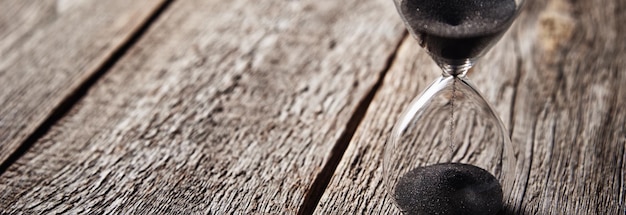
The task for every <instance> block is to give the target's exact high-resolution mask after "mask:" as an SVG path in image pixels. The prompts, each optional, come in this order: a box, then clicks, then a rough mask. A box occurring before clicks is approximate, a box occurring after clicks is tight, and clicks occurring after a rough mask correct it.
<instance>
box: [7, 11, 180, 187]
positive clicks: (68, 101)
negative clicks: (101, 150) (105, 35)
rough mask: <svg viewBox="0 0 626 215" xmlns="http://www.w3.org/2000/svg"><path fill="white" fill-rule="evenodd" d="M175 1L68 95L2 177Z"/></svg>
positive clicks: (11, 160)
mask: <svg viewBox="0 0 626 215" xmlns="http://www.w3.org/2000/svg"><path fill="white" fill-rule="evenodd" d="M172 2H174V0H165V1H163V2H162V3H161V4H160V5H159V6H158V7H157V8H156V9H155V10H154V11H152V12H151V14H150V16H149V17H148V18H147V19H146V20H145V21H144V22H143V23H141V25H140V26H139V28H137V29H135V30H134V32H132V33H131V34H130V35H129V36H128V38H127V39H126V41H125V42H123V43H122V44H121V45H120V46H119V47H118V48H117V49H116V50H115V51H113V52H112V53H111V54H110V56H108V57H107V59H106V60H105V61H104V62H103V63H102V64H101V65H100V66H98V67H97V69H96V71H95V72H94V73H92V74H91V75H90V76H89V77H87V78H86V79H84V82H83V83H81V84H80V85H79V86H78V88H77V89H76V90H75V91H74V92H72V93H70V94H68V95H67V96H66V97H65V98H63V100H61V103H59V105H58V106H57V107H55V108H54V109H53V110H52V112H51V113H50V115H48V117H47V118H46V119H45V120H44V121H43V122H42V123H41V124H40V125H39V126H38V127H37V128H36V129H35V131H33V133H31V134H30V135H28V137H27V138H26V139H25V140H24V141H23V142H22V144H20V146H19V147H18V148H17V149H16V150H15V151H13V152H12V153H11V154H10V155H9V157H8V158H7V160H6V161H4V162H3V163H1V164H0V175H2V174H4V173H5V172H6V171H7V170H8V169H9V167H10V166H11V165H12V164H13V163H15V162H16V161H17V160H18V159H19V158H20V157H22V155H24V154H25V153H26V152H27V151H28V150H29V149H30V148H31V146H33V144H35V143H36V142H37V141H38V140H39V139H40V138H41V137H43V136H44V135H45V134H46V133H48V131H49V130H50V128H52V126H53V125H55V124H56V123H57V122H58V121H59V120H60V119H62V118H63V117H64V116H66V115H67V114H68V113H69V111H70V110H71V109H72V107H73V106H74V105H76V104H77V103H78V101H80V100H81V99H82V98H83V97H85V95H86V94H87V92H88V91H89V89H90V88H91V87H92V86H93V85H94V84H95V83H96V82H97V81H98V80H99V79H100V78H101V77H102V76H104V74H106V73H107V72H108V71H109V70H110V69H111V68H112V67H113V66H114V65H115V64H116V63H117V62H118V61H119V60H120V59H121V58H122V57H124V56H125V55H126V53H127V52H128V50H129V49H130V48H131V47H133V46H134V45H135V44H136V43H137V41H139V39H141V38H142V36H143V35H144V34H145V33H146V31H147V30H148V29H150V26H152V24H153V23H155V22H156V21H157V19H158V18H159V17H160V16H161V14H163V12H165V11H166V10H167V8H168V7H169V6H170V5H171V3H172Z"/></svg>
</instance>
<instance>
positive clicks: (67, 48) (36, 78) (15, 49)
mask: <svg viewBox="0 0 626 215" xmlns="http://www.w3.org/2000/svg"><path fill="white" fill-rule="evenodd" d="M162 2H163V1H146V0H144V1H131V2H128V1H122V0H115V1H107V2H103V1H37V0H25V1H10V0H2V1H0V86H2V90H0V164H2V163H4V162H5V161H6V160H7V158H8V157H9V156H10V155H11V153H13V152H14V151H15V150H16V149H17V148H18V147H19V146H20V145H21V144H22V143H23V142H24V141H25V140H26V139H27V137H28V136H29V135H31V134H32V133H33V132H34V131H35V130H36V129H37V128H38V127H39V126H41V124H42V123H43V122H44V121H45V120H46V118H48V117H50V115H51V113H52V112H54V111H55V109H56V108H58V107H59V105H60V103H61V102H62V101H63V100H64V99H65V98H67V97H68V96H69V95H70V94H71V93H72V92H74V91H76V89H77V88H78V86H79V85H80V84H81V83H83V82H85V80H86V79H88V77H90V76H91V75H93V74H94V73H95V72H96V70H97V68H98V67H100V66H101V65H102V64H103V63H104V62H105V61H106V60H107V59H108V58H110V57H111V55H112V53H113V52H114V51H115V50H116V49H118V48H119V46H121V45H122V44H123V43H124V42H125V41H127V40H128V39H129V37H130V36H131V35H132V33H133V32H134V31H135V30H137V28H139V26H140V25H141V24H142V23H143V22H144V21H145V20H146V19H147V18H148V17H149V16H150V15H151V14H152V13H153V12H154V10H155V9H156V8H157V7H158V6H159V5H160V4H161V3H162Z"/></svg>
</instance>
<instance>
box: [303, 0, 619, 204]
mask: <svg viewBox="0 0 626 215" xmlns="http://www.w3.org/2000/svg"><path fill="white" fill-rule="evenodd" d="M527 3H528V5H527V8H526V9H527V10H526V11H525V13H524V14H522V15H521V16H520V17H519V19H518V21H517V23H516V24H515V25H514V27H513V28H512V30H511V32H509V33H508V34H507V35H506V36H505V37H504V38H503V39H502V41H500V43H499V44H498V45H497V46H496V47H494V50H492V51H491V52H490V53H489V54H488V55H487V56H485V57H484V59H483V61H481V62H480V63H479V65H477V68H475V71H473V72H472V73H471V74H470V75H469V77H470V79H471V80H473V81H474V83H476V85H477V86H478V88H479V89H480V91H482V92H483V94H484V95H485V97H486V98H487V100H488V101H490V102H491V103H492V104H494V105H495V108H496V110H497V112H498V113H500V116H501V117H502V118H503V121H504V122H505V124H507V125H508V127H509V129H510V131H511V134H512V139H513V143H514V145H515V149H514V150H515V151H516V154H517V156H518V162H517V180H516V182H515V186H514V190H513V197H512V198H510V199H508V202H507V204H506V207H505V209H504V210H503V213H504V214H624V213H625V212H626V205H624V204H625V202H626V199H625V196H626V188H625V185H624V178H625V177H624V176H625V174H626V165H625V164H624V160H625V159H626V154H625V149H624V148H625V146H626V135H625V134H626V131H625V130H624V127H625V125H626V113H624V112H623V111H620V110H621V109H622V108H621V107H623V106H624V105H626V103H625V102H626V88H625V87H624V84H623V83H626V75H624V72H625V71H626V62H624V61H623V59H624V57H625V56H624V54H625V52H626V43H625V42H624V41H623V38H622V37H621V36H620V35H624V33H625V30H626V27H625V26H624V25H621V24H619V23H624V22H626V16H625V15H623V14H624V11H625V10H626V3H624V2H623V1H618V0H615V1H595V0H587V1H575V2H569V1H563V0H551V1H529V2H527ZM598 5H603V6H602V7H598ZM438 74H439V70H438V69H437V68H436V66H435V65H434V64H433V63H432V62H431V61H430V59H428V56H427V54H425V53H424V52H423V51H421V50H419V47H418V46H417V45H416V43H415V42H414V41H413V40H412V39H408V40H405V42H404V44H403V45H402V48H401V49H400V51H399V53H398V57H397V58H396V60H395V61H394V63H393V65H392V67H391V70H390V72H389V73H388V75H387V76H386V77H385V81H384V84H383V87H382V88H381V89H380V91H379V92H378V93H377V94H376V96H375V98H374V100H373V102H372V104H371V106H370V108H369V109H368V111H367V113H366V117H365V119H364V120H363V122H362V124H361V125H360V127H359V129H358V130H357V132H356V134H355V136H354V138H353V140H352V142H351V143H350V145H349V147H348V148H347V151H346V153H345V155H344V157H343V159H342V161H341V162H340V164H339V165H338V168H337V171H336V172H335V175H334V176H333V178H332V180H331V182H330V185H329V186H328V188H327V190H326V192H325V194H324V195H323V196H322V199H321V201H320V203H319V204H318V208H317V209H316V211H315V213H316V214H394V213H399V211H398V210H397V209H396V208H395V206H393V204H392V202H391V201H390V199H388V198H386V192H385V188H384V186H383V183H382V180H383V175H382V153H383V147H384V144H385V141H386V139H387V136H388V135H389V133H390V131H391V128H392V126H393V124H394V123H395V120H397V118H398V115H399V114H400V113H401V111H402V110H403V109H404V108H405V107H406V106H407V105H408V102H409V101H410V99H411V98H413V97H414V96H416V95H417V94H418V93H419V91H421V90H423V89H424V88H425V87H426V86H427V84H428V83H429V82H430V81H432V80H434V79H435V77H437V76H438Z"/></svg>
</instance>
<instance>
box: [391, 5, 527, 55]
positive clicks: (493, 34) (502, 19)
mask: <svg viewBox="0 0 626 215" xmlns="http://www.w3.org/2000/svg"><path fill="white" fill-rule="evenodd" d="M398 7H399V12H400V15H402V16H403V18H404V20H405V22H406V24H407V27H408V29H409V31H411V32H412V33H413V34H414V35H415V36H417V37H419V39H420V40H421V41H420V45H422V46H424V47H425V48H426V49H427V50H428V51H429V52H430V53H431V54H433V55H435V57H440V58H444V59H471V58H474V57H477V56H479V55H480V54H482V52H483V50H485V48H486V47H488V46H489V45H491V44H492V43H494V42H495V41H497V39H498V38H499V37H500V36H501V35H502V34H503V33H504V32H505V31H506V30H507V28H508V27H509V26H510V24H511V23H512V21H513V19H514V17H515V14H516V5H515V1H514V0H404V1H401V3H400V4H399V5H398Z"/></svg>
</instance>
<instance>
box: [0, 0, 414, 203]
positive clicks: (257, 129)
mask: <svg viewBox="0 0 626 215" xmlns="http://www.w3.org/2000/svg"><path fill="white" fill-rule="evenodd" d="M391 4H392V3H391V2H389V1H386V0H365V1H364V0H349V1H334V0H323V1H315V0H306V1H256V2H254V3H251V2H250V1H246V0H233V1H218V0H210V1H206V0H197V1H191V0H189V1H187V0H186V1H176V2H174V3H172V5H171V6H170V7H169V8H168V10H167V11H166V12H165V13H164V14H163V16H162V19H159V21H158V22H157V23H155V24H154V25H153V28H152V29H151V30H149V31H148V32H147V33H146V35H145V36H144V37H143V38H142V39H141V40H140V41H139V43H138V44H137V45H136V46H135V47H133V48H132V49H131V50H130V51H129V53H128V54H127V55H126V56H125V57H124V58H122V59H121V60H120V62H118V63H117V64H116V66H115V67H114V68H112V70H111V71H110V72H107V74H106V75H105V76H104V77H103V78H102V79H101V80H100V81H98V82H97V83H96V85H95V86H94V87H93V88H92V90H91V91H90V92H89V93H88V94H87V95H86V96H85V97H84V99H83V100H81V101H80V102H79V103H78V104H77V105H76V106H75V107H74V108H73V109H72V110H71V112H70V113H69V114H68V116H66V117H65V118H63V119H62V120H61V121H60V122H59V123H58V124H57V125H55V126H53V127H52V128H51V130H50V132H49V133H48V134H46V135H45V136H44V137H42V138H41V139H40V141H38V142H37V143H36V144H34V146H33V147H32V148H31V149H30V150H29V151H28V152H27V153H25V155H24V156H23V157H21V158H20V159H19V160H17V161H16V162H15V164H14V165H13V166H11V167H10V168H9V169H8V171H7V172H6V173H5V174H3V175H2V176H1V177H0V189H1V190H3V192H2V193H1V194H0V196H1V198H0V200H1V203H0V211H2V212H4V213H12V212H15V211H23V212H25V213H30V212H68V213H75V212H83V213H105V214H109V213H113V214H119V213H122V214H151V213H157V214H161V213H183V214H188V213H192V212H203V213H205V214H206V213H208V214H232V213H235V214H257V213H259V214H267V213H271V214H283V213H288V214H291V213H296V212H298V210H299V208H300V207H301V206H302V205H304V204H305V202H304V199H305V196H306V195H308V192H309V191H311V189H312V184H313V181H314V180H316V178H317V177H318V175H320V174H323V173H322V172H321V171H322V168H323V167H324V166H325V165H327V164H328V163H329V157H331V154H332V153H334V152H333V151H332V149H333V147H334V146H335V144H336V143H337V141H338V140H339V138H340V136H342V133H343V132H344V131H345V130H346V125H347V124H349V123H348V120H349V119H350V117H351V115H352V114H353V113H354V111H355V109H356V107H357V105H358V103H359V101H360V100H361V99H363V98H364V97H365V95H366V94H367V93H368V92H369V91H370V90H371V88H372V87H373V85H374V84H375V83H376V82H377V80H378V79H380V77H379V76H380V74H381V73H382V71H384V70H385V67H386V61H387V58H388V57H389V56H390V55H391V54H392V53H393V52H394V51H395V48H396V47H397V44H398V43H399V42H400V40H401V39H402V37H403V31H404V30H403V27H402V25H401V23H400V19H398V17H397V16H396V14H395V11H394V9H393V7H392V5H391ZM326 174H328V173H326ZM301 212H302V211H301Z"/></svg>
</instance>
